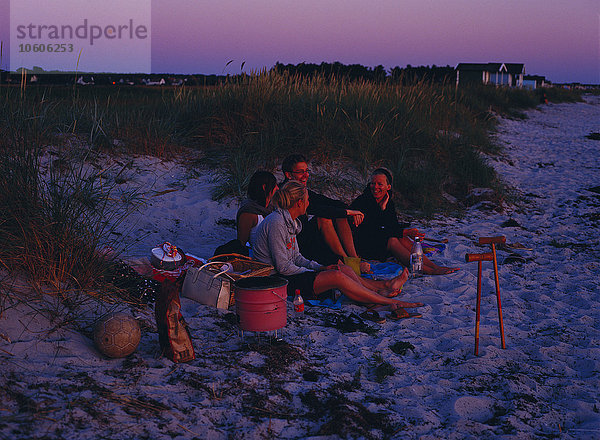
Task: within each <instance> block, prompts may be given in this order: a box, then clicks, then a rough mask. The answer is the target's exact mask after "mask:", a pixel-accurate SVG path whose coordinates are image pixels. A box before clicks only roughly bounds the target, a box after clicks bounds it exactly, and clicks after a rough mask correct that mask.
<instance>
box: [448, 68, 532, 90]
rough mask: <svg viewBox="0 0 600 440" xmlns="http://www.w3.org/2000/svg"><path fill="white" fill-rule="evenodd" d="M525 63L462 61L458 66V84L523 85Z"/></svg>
mask: <svg viewBox="0 0 600 440" xmlns="http://www.w3.org/2000/svg"><path fill="white" fill-rule="evenodd" d="M524 75H525V65H524V64H517V63H486V64H479V63H460V64H459V65H458V66H456V85H465V84H491V85H496V86H507V87H523V76H524Z"/></svg>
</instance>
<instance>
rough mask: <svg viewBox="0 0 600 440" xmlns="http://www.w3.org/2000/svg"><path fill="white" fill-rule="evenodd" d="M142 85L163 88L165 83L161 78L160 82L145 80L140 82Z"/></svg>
mask: <svg viewBox="0 0 600 440" xmlns="http://www.w3.org/2000/svg"><path fill="white" fill-rule="evenodd" d="M142 83H144V84H145V85H147V86H164V85H165V84H166V81H165V79H164V78H161V79H160V81H152V80H151V79H150V78H146V79H143V80H142Z"/></svg>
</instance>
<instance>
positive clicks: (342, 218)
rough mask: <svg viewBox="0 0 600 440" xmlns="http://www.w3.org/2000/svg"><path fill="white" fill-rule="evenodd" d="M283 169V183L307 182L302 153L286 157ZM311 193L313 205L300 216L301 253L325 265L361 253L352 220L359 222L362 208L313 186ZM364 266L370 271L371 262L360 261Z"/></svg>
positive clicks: (305, 163) (308, 173)
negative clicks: (356, 243) (355, 240)
mask: <svg viewBox="0 0 600 440" xmlns="http://www.w3.org/2000/svg"><path fill="white" fill-rule="evenodd" d="M281 170H282V171H283V174H284V176H285V180H284V181H283V182H282V183H281V185H283V184H284V183H285V182H287V181H288V180H297V181H298V182H300V183H302V184H303V185H304V186H307V183H308V178H309V176H310V172H309V169H308V161H307V159H306V157H304V156H303V155H302V154H292V155H290V156H288V157H286V158H285V159H284V160H283V162H282V164H281ZM308 195H309V198H310V206H309V207H308V211H307V212H306V214H304V215H302V216H300V221H301V222H302V231H301V232H300V234H299V235H298V244H299V246H300V251H301V252H302V254H303V255H304V256H305V257H306V258H309V259H311V260H315V261H318V262H319V263H321V264H324V265H329V264H335V263H336V262H337V261H338V260H340V259H341V260H343V259H344V257H358V254H357V252H356V249H355V246H354V238H353V236H352V229H351V227H350V223H349V222H352V223H353V224H360V222H362V219H363V214H362V212H360V211H358V210H354V209H349V208H348V206H346V204H345V203H343V202H341V201H339V200H334V199H331V198H329V197H326V196H324V195H322V194H318V193H316V192H314V191H312V190H310V189H308ZM361 270H362V271H363V272H368V271H369V265H368V263H364V264H361Z"/></svg>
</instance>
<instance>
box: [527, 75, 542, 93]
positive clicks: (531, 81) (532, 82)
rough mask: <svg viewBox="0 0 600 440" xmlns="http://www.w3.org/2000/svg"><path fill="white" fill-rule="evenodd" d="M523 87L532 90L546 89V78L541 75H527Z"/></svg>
mask: <svg viewBox="0 0 600 440" xmlns="http://www.w3.org/2000/svg"><path fill="white" fill-rule="evenodd" d="M523 87H525V88H528V89H532V90H535V89H539V88H540V87H546V77H545V76H541V75H525V76H523Z"/></svg>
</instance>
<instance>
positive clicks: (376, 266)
mask: <svg viewBox="0 0 600 440" xmlns="http://www.w3.org/2000/svg"><path fill="white" fill-rule="evenodd" d="M371 270H372V271H373V273H364V274H363V275H362V276H363V278H370V279H372V280H391V279H392V278H395V277H397V276H398V275H400V274H401V273H402V271H403V270H404V266H402V265H401V264H398V263H394V262H393V261H386V262H385V263H371Z"/></svg>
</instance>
